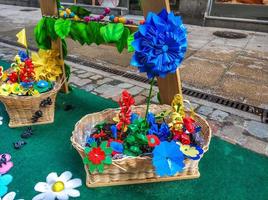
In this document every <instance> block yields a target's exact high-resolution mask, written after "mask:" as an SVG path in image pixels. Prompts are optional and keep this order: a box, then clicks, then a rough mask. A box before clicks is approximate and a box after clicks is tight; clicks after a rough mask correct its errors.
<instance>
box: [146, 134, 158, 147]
mask: <svg viewBox="0 0 268 200" xmlns="http://www.w3.org/2000/svg"><path fill="white" fill-rule="evenodd" d="M147 138H148V145H149V147H155V146H157V145H159V144H160V140H159V138H158V137H157V136H156V135H147Z"/></svg>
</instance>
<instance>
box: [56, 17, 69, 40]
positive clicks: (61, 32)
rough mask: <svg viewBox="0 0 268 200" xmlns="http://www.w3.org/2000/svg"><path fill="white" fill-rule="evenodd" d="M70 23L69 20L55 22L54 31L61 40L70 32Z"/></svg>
mask: <svg viewBox="0 0 268 200" xmlns="http://www.w3.org/2000/svg"><path fill="white" fill-rule="evenodd" d="M71 25H72V21H71V20H69V19H58V20H57V21H56V22H55V31H56V33H57V35H58V36H59V37H60V38H61V39H65V37H66V36H68V35H69V32H70V30H71Z"/></svg>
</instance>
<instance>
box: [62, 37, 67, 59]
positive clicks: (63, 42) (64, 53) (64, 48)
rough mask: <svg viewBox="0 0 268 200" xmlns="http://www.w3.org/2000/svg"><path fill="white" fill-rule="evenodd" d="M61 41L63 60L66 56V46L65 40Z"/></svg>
mask: <svg viewBox="0 0 268 200" xmlns="http://www.w3.org/2000/svg"><path fill="white" fill-rule="evenodd" d="M61 41H62V54H63V58H64V59H65V58H66V56H67V55H68V49H67V44H66V41H65V40H61Z"/></svg>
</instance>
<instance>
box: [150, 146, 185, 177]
mask: <svg viewBox="0 0 268 200" xmlns="http://www.w3.org/2000/svg"><path fill="white" fill-rule="evenodd" d="M183 161H184V156H183V153H182V152H181V150H180V146H179V145H178V144H176V143H175V142H174V141H172V142H167V141H164V142H161V143H160V145H158V146H156V147H155V148H154V150H153V165H154V167H155V170H156V174H157V175H159V176H173V175H175V174H176V173H178V172H181V171H182V170H183V167H184V162H183Z"/></svg>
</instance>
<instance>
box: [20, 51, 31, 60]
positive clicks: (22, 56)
mask: <svg viewBox="0 0 268 200" xmlns="http://www.w3.org/2000/svg"><path fill="white" fill-rule="evenodd" d="M18 55H19V57H20V60H21V62H25V60H27V59H29V56H28V55H27V53H26V52H25V51H22V50H20V51H19V53H18Z"/></svg>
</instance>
